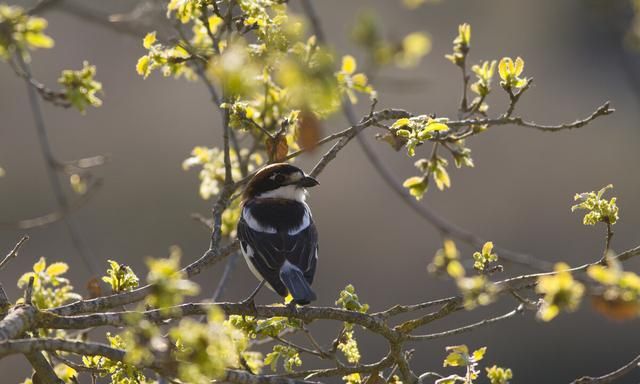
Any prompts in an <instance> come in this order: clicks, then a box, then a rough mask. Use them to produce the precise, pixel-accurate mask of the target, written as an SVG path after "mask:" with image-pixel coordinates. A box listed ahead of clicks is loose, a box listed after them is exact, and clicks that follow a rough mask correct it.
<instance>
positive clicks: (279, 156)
mask: <svg viewBox="0 0 640 384" xmlns="http://www.w3.org/2000/svg"><path fill="white" fill-rule="evenodd" d="M265 144H266V146H267V154H268V155H269V162H270V163H280V162H282V161H285V160H286V158H287V154H288V153H289V146H288V145H287V138H286V137H285V135H278V136H276V137H274V138H273V139H272V138H270V137H267V140H266V143H265Z"/></svg>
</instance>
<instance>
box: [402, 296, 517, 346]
mask: <svg viewBox="0 0 640 384" xmlns="http://www.w3.org/2000/svg"><path fill="white" fill-rule="evenodd" d="M523 310H524V306H523V305H522V304H521V305H519V306H518V308H516V309H514V310H513V311H510V312H508V313H505V314H504V315H501V316H497V317H493V318H490V319H484V320H482V321H478V322H477V323H473V324H470V325H466V326H464V327H460V328H455V329H451V330H448V331H444V332H438V333H432V334H429V335H409V336H408V338H409V340H414V341H423V340H432V339H439V338H442V337H447V336H453V335H458V334H460V333H465V332H469V331H472V330H474V329H476V328H480V327H484V326H485V325H489V324H493V323H496V322H499V321H502V320H506V319H509V318H511V317H514V316H515V315H517V314H519V313H522V311H523Z"/></svg>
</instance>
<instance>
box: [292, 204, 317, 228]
mask: <svg viewBox="0 0 640 384" xmlns="http://www.w3.org/2000/svg"><path fill="white" fill-rule="evenodd" d="M309 224H311V213H310V211H309V207H307V204H305V209H304V215H303V216H302V222H301V223H300V225H299V226H298V227H296V228H291V229H290V230H288V231H287V233H288V234H289V236H293V235H297V234H298V233H300V232H302V231H304V230H305V229H307V228H308V227H309Z"/></svg>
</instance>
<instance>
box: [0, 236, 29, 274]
mask: <svg viewBox="0 0 640 384" xmlns="http://www.w3.org/2000/svg"><path fill="white" fill-rule="evenodd" d="M27 240H29V236H27V235H23V236H22V237H21V238H20V240H18V242H17V243H16V245H14V247H13V249H12V250H10V251H9V253H7V255H6V256H5V257H4V259H2V261H1V262H0V271H2V270H3V269H4V268H5V267H6V266H7V264H8V263H9V262H10V261H11V260H13V258H14V257H16V256H18V251H19V250H20V248H22V246H23V245H24V243H26V242H27Z"/></svg>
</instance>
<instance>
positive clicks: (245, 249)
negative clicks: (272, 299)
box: [240, 242, 275, 292]
mask: <svg viewBox="0 0 640 384" xmlns="http://www.w3.org/2000/svg"><path fill="white" fill-rule="evenodd" d="M240 246H241V248H242V256H244V260H245V261H246V262H247V266H248V267H249V270H250V271H251V273H253V275H254V276H255V277H256V278H257V279H258V281H262V280H265V279H264V277H262V275H261V274H260V272H258V270H257V269H256V267H254V266H253V261H251V259H252V258H253V255H254V252H253V248H251V246H250V245H249V244H246V243H244V242H240ZM264 282H265V285H266V286H267V288H269V289H270V290H272V291H274V292H275V289H273V287H272V286H271V284H269V282H268V281H266V280H265V281H264Z"/></svg>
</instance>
